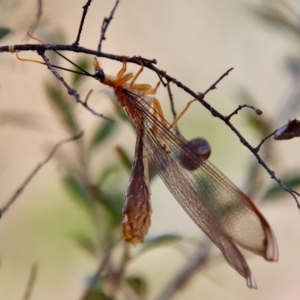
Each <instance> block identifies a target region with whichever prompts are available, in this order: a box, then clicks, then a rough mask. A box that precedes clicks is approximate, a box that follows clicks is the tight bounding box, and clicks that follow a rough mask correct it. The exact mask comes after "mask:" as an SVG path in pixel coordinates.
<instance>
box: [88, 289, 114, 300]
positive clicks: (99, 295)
mask: <svg viewBox="0 0 300 300" xmlns="http://www.w3.org/2000/svg"><path fill="white" fill-rule="evenodd" d="M82 299H83V300H107V299H111V298H110V297H108V296H107V295H106V294H105V293H104V291H102V290H94V289H89V290H88V291H86V293H85V295H84V298H82Z"/></svg>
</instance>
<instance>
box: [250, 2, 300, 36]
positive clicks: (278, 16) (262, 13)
mask: <svg viewBox="0 0 300 300" xmlns="http://www.w3.org/2000/svg"><path fill="white" fill-rule="evenodd" d="M253 11H254V13H255V14H256V15H257V16H258V17H259V18H261V19H262V20H263V21H264V22H266V23H268V24H270V25H272V26H274V27H275V26H276V27H279V28H282V29H285V30H288V31H290V32H291V33H293V34H296V36H297V37H299V35H300V27H299V25H298V22H297V21H296V19H294V18H292V14H293V12H292V14H289V15H288V14H284V13H283V10H280V9H278V8H276V7H275V6H271V5H265V6H264V7H262V8H258V9H257V8H254V9H253Z"/></svg>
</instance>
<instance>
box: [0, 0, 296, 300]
mask: <svg viewBox="0 0 300 300" xmlns="http://www.w3.org/2000/svg"><path fill="white" fill-rule="evenodd" d="M114 3H115V2H114V1H94V2H92V4H91V6H90V9H89V12H88V15H87V18H86V22H85V24H84V29H83V32H82V37H81V40H80V45H81V46H84V47H86V48H91V49H96V48H97V45H98V41H99V37H100V28H101V24H102V21H103V18H104V17H107V16H109V14H110V12H111V9H112V7H113V5H114ZM83 5H84V1H74V0H65V1H58V0H51V1H50V0H44V1H43V6H42V16H41V19H40V22H39V25H38V27H37V28H36V30H35V32H34V36H36V37H38V38H40V39H42V40H43V41H44V42H46V43H66V44H71V43H73V42H74V41H75V38H76V35H77V31H78V26H79V22H80V19H81V15H82V6H83ZM299 9H300V2H299V1H284V0H277V1H275V0H274V1H262V0H261V1H259V0H257V1H254V0H243V1H241V0H226V1H216V0H214V1H211V0H186V1H178V0H173V1H170V0H169V1H158V0H152V1H136V0H132V1H121V2H120V5H119V6H118V8H117V10H116V13H115V16H114V19H113V21H112V22H111V24H110V26H109V28H108V31H107V34H106V37H107V40H106V41H104V44H103V48H102V50H103V51H104V52H106V53H112V54H118V55H127V56H133V55H140V56H143V57H145V58H149V59H153V58H155V59H156V60H157V62H158V64H157V66H158V67H159V68H160V69H163V70H166V71H167V72H168V74H169V75H171V76H172V77H175V78H176V79H178V80H179V81H181V82H182V83H184V84H185V85H187V86H188V87H189V88H191V89H192V90H194V91H199V92H203V91H205V90H206V89H207V88H208V87H209V86H210V85H211V84H212V83H213V82H214V81H215V80H216V79H218V78H219V77H220V75H221V74H223V73H224V72H225V71H226V70H227V69H229V68H231V67H234V71H233V72H231V73H230V75H229V76H228V77H226V78H225V79H224V80H223V81H222V82H221V83H220V84H219V85H218V88H217V89H216V90H214V91H213V92H211V93H209V94H208V96H207V97H206V101H208V102H209V103H210V104H211V105H212V106H214V107H215V108H216V109H217V110H219V111H220V112H221V113H223V114H224V115H227V114H230V113H231V112H232V111H233V110H234V109H235V108H237V106H238V105H240V104H244V103H247V104H250V105H254V106H256V107H258V108H259V109H261V110H262V111H263V115H262V116H257V115H255V113H254V112H253V111H251V110H247V109H245V110H242V111H241V112H240V113H239V114H238V115H237V116H235V117H234V118H233V119H232V122H233V123H234V125H236V126H237V127H238V129H239V130H240V132H241V133H242V134H243V135H244V137H245V138H246V139H248V140H249V142H250V143H251V144H252V145H253V146H255V145H258V144H259V142H260V141H261V139H262V138H263V137H265V136H266V135H267V134H268V133H271V132H272V131H274V130H275V129H276V128H279V127H281V126H283V125H284V124H286V123H287V121H288V120H289V119H291V120H292V119H294V118H297V117H299V95H300V89H299V86H300V84H299V83H300V81H299V79H300V56H299V48H300V43H299V36H300V21H299V20H300V19H299ZM36 13H37V2H36V1H34V0H26V1H8V0H7V1H5V0H2V1H0V16H1V18H0V20H1V21H0V27H2V28H7V29H9V30H10V31H8V30H7V34H6V35H5V36H4V37H3V38H2V39H1V40H0V43H1V45H13V44H21V43H35V41H33V40H28V38H27V37H26V31H27V29H28V28H29V27H30V26H32V24H34V22H35V18H36ZM2 32H3V31H2ZM4 32H5V31H4ZM47 54H48V55H49V57H50V58H51V59H52V62H54V63H56V64H59V65H64V66H67V67H69V65H68V63H66V62H64V61H62V60H61V58H59V57H57V56H55V55H53V54H49V53H47ZM65 54H66V55H67V56H68V57H69V58H70V59H72V60H73V61H75V62H77V63H79V64H81V65H83V66H84V67H85V68H88V69H89V70H90V71H92V60H93V57H92V56H87V55H82V54H81V55H79V54H74V53H65ZM20 55H21V56H22V57H26V58H36V59H37V58H38V57H37V55H36V54H34V53H25V52H24V53H21V54H20ZM101 64H102V66H103V68H104V70H106V72H107V73H108V74H111V75H115V74H116V73H117V72H118V70H119V69H120V67H121V64H120V63H119V62H114V61H110V60H108V59H102V60H101ZM0 65H1V68H0V99H1V101H0V125H1V128H0V149H1V150H0V182H1V189H0V195H1V196H0V201H1V202H0V203H1V207H3V205H4V204H5V203H6V202H7V201H8V199H9V198H10V197H11V195H12V194H13V193H14V192H15V191H16V190H17V188H18V187H19V186H20V185H21V184H22V182H23V181H24V179H25V178H26V176H28V174H29V173H30V172H31V171H32V170H33V168H34V167H35V166H36V165H37V164H38V163H39V162H40V161H41V160H43V159H44V158H45V157H46V156H47V154H48V153H49V151H50V149H51V147H53V145H54V144H55V143H57V142H58V141H59V140H61V139H63V138H66V137H69V136H72V135H74V133H76V132H79V131H80V130H84V132H85V135H84V137H83V138H82V139H81V140H79V141H77V142H73V143H70V144H68V145H65V146H63V148H61V149H60V150H59V151H58V153H57V154H56V156H55V158H54V159H52V160H51V161H50V162H49V163H48V164H47V165H46V166H45V167H44V168H43V169H42V170H41V172H40V173H39V174H38V175H37V176H36V177H35V178H34V180H33V181H32V182H31V183H30V184H29V186H28V187H27V188H26V189H25V190H24V191H23V193H22V194H21V196H20V197H19V198H18V200H17V202H16V203H15V204H14V205H13V206H12V207H11V208H10V209H9V210H8V211H7V213H6V214H5V215H3V218H2V219H1V224H0V225H1V227H0V258H1V268H0V298H1V299H22V295H23V294H24V291H25V289H26V285H27V281H28V278H29V274H30V269H31V266H32V264H33V263H34V262H37V263H38V266H39V269H38V274H37V279H36V283H35V286H34V289H33V292H32V296H31V299H45V300H50V299H106V298H105V297H106V296H105V295H104V294H102V293H104V292H103V291H106V290H107V289H109V286H108V287H107V285H109V284H107V282H106V280H107V281H109V280H110V279H111V277H109V274H106V275H105V276H103V277H101V276H100V278H96V279H97V280H96V281H95V277H94V276H93V275H94V274H95V272H96V271H97V269H98V268H99V266H101V264H102V262H103V260H104V258H105V255H106V254H107V253H109V254H110V261H109V262H110V269H111V270H112V269H114V270H119V272H120V273H121V271H120V270H121V269H122V268H121V267H122V262H124V261H125V262H126V264H125V266H126V270H125V271H124V272H125V273H124V274H125V275H124V276H125V278H126V283H122V284H120V286H119V292H118V295H117V299H169V298H163V296H162V295H163V291H165V290H166V289H168V287H169V284H170V282H172V280H173V279H174V277H175V276H176V274H178V272H180V270H182V268H183V267H184V266H185V265H186V264H187V263H188V262H189V261H191V257H193V255H194V254H195V253H197V251H198V250H199V247H200V246H199V244H200V243H201V241H203V239H204V242H203V243H204V245H206V244H207V243H206V242H205V238H204V236H203V234H202V233H201V231H200V230H199V228H198V227H197V226H196V225H194V223H193V222H192V221H191V220H190V219H189V217H188V216H187V215H186V214H185V213H184V211H183V210H182V209H181V207H180V206H179V205H178V203H177V202H176V200H175V199H174V198H173V196H172V195H171V194H170V192H169V191H168V189H167V188H166V187H165V186H164V184H163V183H162V181H161V180H160V178H159V177H158V176H154V177H153V179H152V181H151V191H152V209H153V215H152V225H151V227H150V230H149V234H148V236H147V238H148V241H146V242H145V244H144V246H138V247H137V248H136V249H133V247H131V246H130V247H126V246H124V243H123V242H119V238H120V237H121V232H120V228H121V226H120V222H121V217H122V215H121V207H122V201H123V197H124V192H125V189H126V185H127V181H128V177H129V170H128V160H129V162H130V161H131V160H132V159H133V154H134V143H135V134H134V132H133V130H132V128H131V126H130V124H129V123H128V122H127V121H124V119H123V118H122V117H123V116H122V115H121V113H120V111H119V110H118V109H117V108H116V106H115V102H114V98H113V92H112V91H111V90H110V89H109V88H107V87H104V86H101V85H100V84H99V83H98V82H96V81H95V80H92V79H89V78H83V77H80V78H78V77H76V76H74V75H72V74H70V73H67V72H64V73H61V74H64V78H65V79H66V80H67V81H68V82H69V83H70V84H71V86H73V87H74V88H76V90H77V91H78V92H79V93H80V95H81V98H82V99H84V98H85V97H86V95H87V93H88V92H89V90H91V89H93V93H92V95H91V96H90V98H89V105H90V106H91V107H92V108H93V109H95V110H96V111H97V112H100V113H103V114H104V115H105V116H107V117H109V118H111V119H113V120H114V121H115V122H114V123H112V122H107V121H106V120H103V119H99V118H97V117H96V116H94V115H92V114H91V113H89V112H88V111H87V110H85V109H84V108H83V107H82V106H80V105H75V101H74V99H73V98H71V97H70V96H68V95H67V93H66V92H65V90H64V88H63V87H62V86H61V84H60V83H58V82H57V81H56V80H55V79H54V77H53V75H52V74H51V73H50V72H49V71H48V70H47V68H46V67H45V66H42V65H39V64H34V63H29V62H21V61H19V60H17V59H16V57H15V55H14V54H11V53H1V55H0ZM128 68H129V69H130V71H132V72H135V71H137V70H138V67H137V66H136V65H129V66H128ZM157 80H158V78H157V75H156V74H154V73H153V72H150V71H149V70H146V71H144V72H143V74H142V75H141V76H140V78H139V82H141V83H149V84H151V85H154V84H155V83H156V82H157ZM171 88H172V93H173V96H174V100H175V105H176V110H177V112H179V111H181V109H182V108H184V107H185V105H186V103H187V102H188V101H189V100H191V99H190V97H189V96H188V95H187V94H185V93H183V92H182V91H181V90H179V89H177V88H176V87H174V86H172V87H171ZM157 97H158V99H159V100H160V101H161V103H162V106H163V109H164V112H165V114H166V117H167V119H169V120H171V119H172V115H171V112H170V104H169V101H168V94H167V91H166V89H164V88H162V87H161V88H160V89H159V91H158V94H157ZM179 127H180V130H181V133H182V134H183V135H184V136H185V137H186V138H187V139H191V138H193V137H196V136H202V137H205V138H206V139H208V140H209V142H210V144H211V147H212V156H211V159H210V160H211V161H212V162H213V163H214V164H215V165H216V166H217V167H218V168H219V169H220V170H221V171H222V172H224V173H225V174H226V175H227V176H228V177H229V178H230V179H231V180H232V181H233V182H234V183H235V184H236V185H237V186H239V187H240V188H241V189H242V190H243V191H245V192H247V193H248V194H249V195H251V197H252V199H253V201H255V202H256V203H258V206H259V208H260V210H261V211H262V213H263V214H264V216H265V217H266V219H267V220H268V221H269V223H270V224H271V226H272V228H273V229H274V232H275V234H276V237H277V240H278V244H279V249H280V260H279V262H277V263H267V262H266V261H264V260H263V259H262V258H260V257H257V256H254V255H252V254H251V253H247V254H246V258H247V261H248V263H249V265H250V268H251V270H252V272H253V274H254V275H255V278H256V280H257V283H258V287H259V289H258V290H257V291H252V290H249V289H248V288H247V286H246V283H245V280H244V278H242V277H241V276H239V274H237V273H236V272H235V271H234V270H233V269H232V268H231V267H229V266H228V264H227V263H226V261H225V260H224V259H223V258H222V257H220V255H219V252H218V251H217V250H216V249H215V247H212V249H210V250H209V251H208V253H209V258H207V262H206V264H205V268H201V269H199V271H198V272H196V274H194V276H192V277H191V278H189V279H188V280H187V283H186V285H185V286H184V287H183V288H182V289H179V290H176V293H175V295H174V297H173V298H172V299H198V298H199V295H201V298H203V299H220V298H222V299H249V300H250V299H255V300H264V299H273V300H276V299H278V300H279V299H280V300H283V299H284V300H285V299H289V300H292V299H299V294H300V284H299V283H300V271H299V266H300V258H299V255H298V253H299V249H300V234H299V233H300V218H299V212H298V210H297V207H296V205H295V202H294V200H293V198H292V197H291V196H290V195H289V194H287V193H284V192H281V190H280V189H278V188H276V185H275V183H274V182H273V181H271V179H270V176H269V174H267V173H266V172H265V170H264V169H262V168H261V167H259V166H257V163H256V161H255V159H254V157H253V155H252V154H251V153H250V152H249V151H248V150H247V149H246V148H245V147H243V146H242V145H241V144H240V142H239V140H238V138H237V137H236V136H235V135H234V134H233V133H232V132H231V131H230V130H229V128H227V127H226V126H225V125H224V123H222V122H221V121H220V120H218V119H216V118H213V117H212V116H211V115H210V113H209V112H208V111H207V110H205V109H204V108H203V107H202V106H201V105H200V104H198V103H195V104H193V106H192V108H191V109H190V110H189V111H188V112H187V113H186V114H185V115H184V117H183V118H182V119H181V120H180V122H179ZM261 155H262V156H263V158H264V159H265V160H266V161H267V162H268V164H269V166H270V167H271V168H272V169H273V170H274V171H275V172H276V175H277V176H278V177H279V178H282V179H285V180H286V182H287V183H289V184H291V185H292V186H295V187H296V188H297V184H298V183H299V141H298V140H297V139H293V140H288V141H284V142H274V141H272V140H270V141H268V142H266V144H265V145H264V146H263V148H262V149H261ZM298 190H299V189H298ZM203 249H206V248H205V247H204V248H203ZM146 250H147V251H146ZM124 257H125V258H124ZM128 257H130V259H128ZM123 267H124V266H123ZM118 268H120V269H118ZM108 269H109V267H108ZM122 272H123V271H122ZM120 273H118V272H117V271H116V274H120ZM85 293H86V295H85ZM93 293H94V294H93ZM85 296H86V298H84V297H85ZM88 297H90V298H88ZM93 297H94V298H93ZM101 297H102V298H101Z"/></svg>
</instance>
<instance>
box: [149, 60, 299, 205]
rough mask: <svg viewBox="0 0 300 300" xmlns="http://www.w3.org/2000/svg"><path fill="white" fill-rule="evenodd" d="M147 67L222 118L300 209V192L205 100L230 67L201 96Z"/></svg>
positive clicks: (156, 70) (162, 73)
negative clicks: (278, 174)
mask: <svg viewBox="0 0 300 300" xmlns="http://www.w3.org/2000/svg"><path fill="white" fill-rule="evenodd" d="M145 67H148V68H149V69H151V70H153V71H155V72H156V73H159V74H160V75H161V76H162V77H164V78H165V79H166V80H168V81H170V82H173V83H174V84H175V85H177V86H178V87H179V88H180V89H182V90H184V91H185V92H186V93H188V94H190V95H191V96H192V97H194V98H196V99H197V100H198V101H199V102H200V103H201V104H202V105H203V106H204V107H205V108H206V109H207V110H209V111H210V113H211V114H212V115H213V116H214V117H217V118H219V119H221V120H222V121H223V122H224V123H225V124H226V125H227V126H228V127H229V128H230V129H231V130H232V131H233V132H234V133H235V134H236V135H237V136H238V138H239V139H240V142H241V143H242V144H243V145H244V146H245V147H247V148H248V149H249V150H250V151H251V152H252V153H253V155H254V156H255V157H256V159H257V161H258V163H259V164H260V165H262V166H263V167H264V169H265V170H266V171H267V172H268V173H269V174H270V177H271V178H272V179H273V180H275V181H276V182H277V183H278V184H279V185H280V186H281V187H282V188H283V189H284V190H285V191H286V192H288V193H289V194H290V195H291V196H292V197H293V198H294V200H295V202H296V205H297V207H298V209H300V203H299V202H298V199H297V197H296V195H297V196H300V194H299V193H298V192H296V191H294V190H293V189H291V188H289V187H287V186H286V185H285V184H283V183H282V182H281V180H280V179H279V178H277V177H276V176H275V172H274V171H273V170H271V169H270V168H269V167H268V165H267V164H266V163H265V162H264V161H263V159H262V158H261V157H260V156H259V155H258V153H257V150H256V148H254V147H252V146H251V145H250V144H249V143H248V141H247V140H246V139H245V138H244V137H243V136H242V135H241V133H240V132H239V131H238V130H237V129H236V127H235V126H233V125H232V124H231V122H230V121H229V120H227V118H226V116H224V115H222V114H221V113H220V112H218V111H217V110H216V109H215V108H213V107H212V106H211V105H210V104H208V102H206V101H205V100H204V96H205V95H207V94H208V93H209V92H210V91H212V90H213V89H215V88H216V86H217V84H218V83H219V82H220V81H221V80H222V79H223V78H224V77H225V76H227V75H228V74H229V72H230V71H231V70H232V68H231V69H229V70H228V71H226V72H225V73H224V74H223V75H222V76H221V77H220V78H219V79H218V80H217V81H216V82H215V83H213V84H212V85H211V86H210V87H209V88H208V89H207V90H206V91H205V92H204V93H203V94H202V96H201V97H199V94H196V93H195V92H193V91H192V90H191V89H189V88H188V87H187V86H185V85H184V84H182V83H181V82H180V81H178V80H176V79H175V78H173V77H171V76H169V75H168V74H167V73H166V72H165V71H160V70H159V69H157V68H156V67H155V66H153V65H152V64H150V65H149V64H146V63H145Z"/></svg>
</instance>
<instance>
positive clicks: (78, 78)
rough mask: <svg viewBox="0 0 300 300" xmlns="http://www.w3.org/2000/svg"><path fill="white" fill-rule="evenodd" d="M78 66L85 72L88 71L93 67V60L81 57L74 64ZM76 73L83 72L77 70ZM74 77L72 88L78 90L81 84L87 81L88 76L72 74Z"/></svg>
mask: <svg viewBox="0 0 300 300" xmlns="http://www.w3.org/2000/svg"><path fill="white" fill-rule="evenodd" d="M74 63H75V64H76V65H77V66H79V67H80V68H81V69H83V70H88V69H90V67H91V60H90V59H88V58H87V57H85V56H82V57H80V58H79V59H78V60H77V61H75V62H74ZM75 70H76V71H78V72H82V71H81V70H80V69H78V68H75ZM72 74H73V76H72V78H71V82H72V86H74V87H75V88H77V87H78V86H79V85H80V84H81V82H82V81H83V80H84V79H86V76H84V75H82V74H77V73H72Z"/></svg>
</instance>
